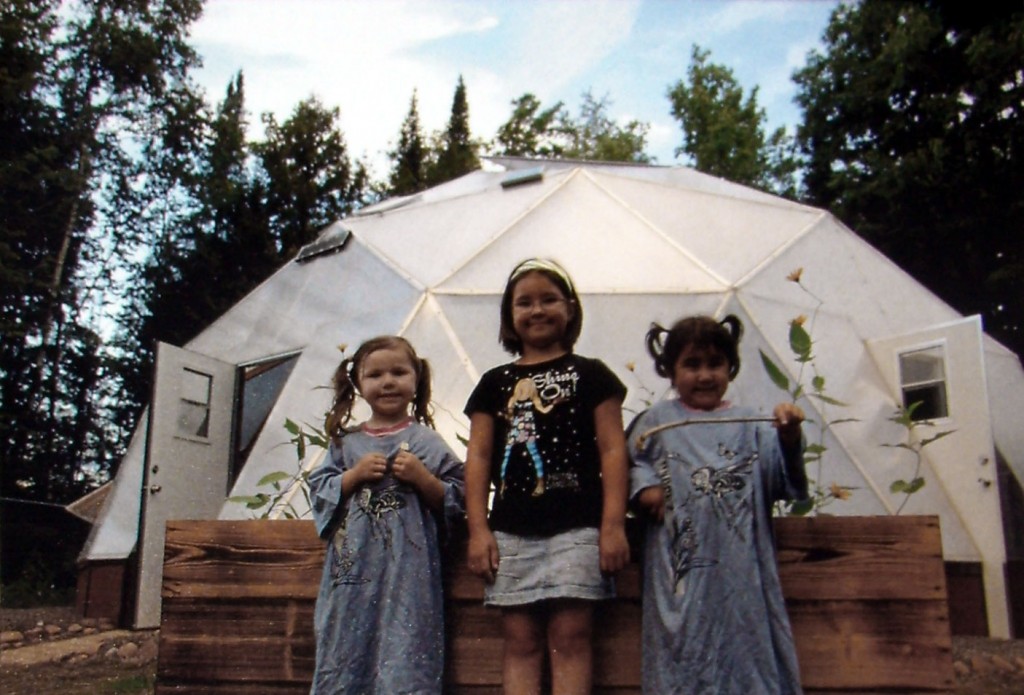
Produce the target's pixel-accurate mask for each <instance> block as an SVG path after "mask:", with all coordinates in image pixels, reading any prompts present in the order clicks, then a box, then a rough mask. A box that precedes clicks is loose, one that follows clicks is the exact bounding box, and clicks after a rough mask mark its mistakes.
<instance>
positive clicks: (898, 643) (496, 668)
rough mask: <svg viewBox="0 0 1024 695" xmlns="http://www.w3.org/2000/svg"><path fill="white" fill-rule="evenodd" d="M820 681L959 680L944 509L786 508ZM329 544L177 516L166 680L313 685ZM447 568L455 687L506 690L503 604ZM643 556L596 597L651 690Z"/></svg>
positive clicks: (612, 649)
mask: <svg viewBox="0 0 1024 695" xmlns="http://www.w3.org/2000/svg"><path fill="white" fill-rule="evenodd" d="M776 535H777V538H778V548H779V572H780V575H781V579H782V585H783V590H784V593H785V595H786V604H787V606H788V609H789V614H790V619H791V620H792V623H793V631H794V636H795V639H796V644H797V650H798V653H799V658H800V671H801V679H802V681H803V684H804V687H805V689H806V690H807V692H808V693H814V692H826V691H827V692H832V693H864V692H890V693H895V692H900V693H911V692H913V693H943V692H945V693H948V692H952V689H953V684H954V675H953V663H952V643H951V638H950V633H949V619H948V610H947V605H946V586H945V574H944V571H943V563H942V548H941V542H940V537H939V527H938V519H937V518H936V517H817V518H799V519H798V518H786V519H779V520H777V522H776ZM322 563H323V544H322V542H321V541H320V540H319V539H318V538H317V537H316V533H315V531H314V530H313V524H312V522H309V521H174V522H169V523H168V525H167V540H166V552H165V561H164V583H163V615H162V622H161V628H160V656H159V662H158V667H157V687H156V693H157V694H158V695H160V694H162V693H175V692H188V693H197V694H200V695H203V694H209V695H214V694H216V695H225V694H227V693H238V694H243V693H245V694H253V695H255V694H256V693H261V694H266V695H277V694H278V693H305V692H308V690H309V683H310V680H311V678H312V672H313V663H314V655H315V642H314V639H313V628H312V625H313V604H314V602H315V600H316V593H317V588H318V586H319V582H320V572H321V568H322ZM453 564H454V565H455V566H454V567H453V568H452V572H451V576H450V579H449V582H448V587H447V595H448V598H449V605H448V633H449V644H448V669H447V675H446V680H447V686H446V692H448V693H452V694H457V695H458V694H464V695H489V694H491V693H499V692H500V691H501V688H500V680H501V649H502V643H501V635H500V630H499V620H498V615H499V614H498V612H497V611H495V610H492V609H487V608H484V607H483V606H482V604H481V599H482V596H483V585H482V583H481V582H480V580H478V579H476V578H475V577H472V576H471V575H469V574H468V573H467V572H466V571H465V568H464V567H463V564H462V563H461V562H456V563H453ZM639 575H640V572H639V568H638V566H637V565H635V564H633V565H630V566H629V567H627V568H626V569H625V570H623V572H622V573H620V575H619V576H618V578H617V583H618V590H619V598H617V599H616V600H615V601H614V602H610V603H608V604H604V605H603V606H602V608H601V609H600V610H599V611H598V612H597V613H596V623H595V628H594V639H595V644H594V647H595V658H594V664H595V666H594V682H595V692H597V693H601V694H603V695H625V694H626V693H639V692H640V687H639V683H640V651H641V645H640V576H639Z"/></svg>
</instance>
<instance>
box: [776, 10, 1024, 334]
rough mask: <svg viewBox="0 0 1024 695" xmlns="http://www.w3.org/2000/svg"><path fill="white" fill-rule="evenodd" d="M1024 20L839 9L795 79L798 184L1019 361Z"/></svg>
mask: <svg viewBox="0 0 1024 695" xmlns="http://www.w3.org/2000/svg"><path fill="white" fill-rule="evenodd" d="M1022 37H1024V11H1021V9H1020V6H1019V4H1017V5H1014V4H1010V5H971V6H965V5H963V4H962V3H956V2H936V1H932V2H883V1H878V0H865V1H864V2H861V3H857V4H850V5H846V4H844V5H841V6H840V7H838V8H837V9H836V11H835V12H834V13H833V15H832V18H831V21H830V23H829V26H828V28H827V30H826V32H825V36H824V41H825V50H824V52H815V53H813V54H812V55H811V56H810V57H809V60H808V63H807V66H806V67H805V68H803V69H802V70H800V71H799V72H797V73H796V75H795V80H796V82H797V84H798V86H799V93H798V97H797V100H798V103H799V104H800V106H801V107H802V109H803V112H804V119H803V124H802V126H801V127H800V129H799V132H798V139H799V143H800V147H801V149H802V151H803V153H804V155H805V156H806V158H807V172H806V176H805V182H806V187H807V192H808V195H809V197H810V199H811V201H812V202H813V203H815V204H818V205H821V206H823V207H827V208H829V209H830V210H832V211H833V212H835V213H836V214H837V215H838V216H839V217H840V218H841V219H842V220H843V221H844V222H846V223H847V224H849V225H850V226H851V227H852V228H853V229H855V230H857V232H858V233H860V234H861V235H863V236H864V237H865V238H866V239H868V240H869V241H870V242H872V243H873V244H875V245H876V246H878V247H879V248H880V249H881V250H882V251H883V252H885V253H886V254H887V255H888V256H889V257H890V258H892V259H893V260H895V261H896V262H897V263H898V264H899V265H900V266H902V267H903V268H904V269H906V270H907V271H909V272H910V273H911V274H912V275H913V276H914V277H915V278H917V279H918V280H919V281H921V282H922V283H923V284H924V285H926V286H928V287H929V288H930V289H931V290H932V291H934V292H935V293H936V294H938V295H939V296H940V297H943V298H944V299H945V300H946V301H948V302H949V303H950V304H951V305H953V306H954V307H955V308H956V309H957V310H959V311H960V312H962V313H964V314H981V315H982V316H983V318H984V323H985V327H986V330H987V331H988V332H989V333H990V334H992V335H994V336H996V337H997V338H999V339H1001V340H1002V341H1004V343H1006V344H1007V345H1008V346H1009V347H1011V348H1012V349H1014V350H1016V352H1017V353H1018V354H1022V353H1024V305H1022V304H1021V302H1020V297H1021V296H1022V295H1024V235H1022V234H1021V230H1022V229H1024V197H1022V196H1021V191H1022V190H1024V166H1022V161H1024V159H1022V158H1024V38H1022Z"/></svg>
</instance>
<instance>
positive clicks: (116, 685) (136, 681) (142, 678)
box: [107, 674, 155, 695]
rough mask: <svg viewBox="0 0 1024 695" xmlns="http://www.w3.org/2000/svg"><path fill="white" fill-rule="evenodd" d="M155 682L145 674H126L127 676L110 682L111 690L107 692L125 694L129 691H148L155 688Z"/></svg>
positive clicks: (116, 694)
mask: <svg viewBox="0 0 1024 695" xmlns="http://www.w3.org/2000/svg"><path fill="white" fill-rule="evenodd" d="M154 685H155V683H154V682H153V679H152V678H150V677H149V676H147V675H144V674H135V675H133V676H126V677H125V678H118V679H117V680H115V681H111V682H110V683H109V684H108V686H107V687H108V688H109V690H108V691H107V692H109V693H111V694H112V695H125V694H128V693H148V692H151V691H152V690H153V686H154Z"/></svg>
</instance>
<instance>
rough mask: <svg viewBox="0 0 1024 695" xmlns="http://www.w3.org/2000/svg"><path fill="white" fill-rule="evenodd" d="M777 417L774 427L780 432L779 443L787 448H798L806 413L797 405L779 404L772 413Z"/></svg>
mask: <svg viewBox="0 0 1024 695" xmlns="http://www.w3.org/2000/svg"><path fill="white" fill-rule="evenodd" d="M772 415H774V416H775V422H774V423H773V426H774V427H775V429H777V430H778V431H779V441H780V442H782V444H783V445H785V446H796V445H798V444H799V443H800V423H802V422H803V421H804V411H803V410H801V409H800V406H798V405H796V404H795V403H779V404H778V405H777V406H775V410H774V411H773V412H772Z"/></svg>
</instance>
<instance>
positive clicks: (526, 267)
mask: <svg viewBox="0 0 1024 695" xmlns="http://www.w3.org/2000/svg"><path fill="white" fill-rule="evenodd" d="M534 270H544V271H547V272H549V273H554V274H555V275H556V276H558V278H559V279H560V280H561V281H562V282H564V283H565V286H566V288H567V289H568V290H569V294H575V293H576V290H575V289H574V288H573V284H572V280H571V279H570V278H569V273H568V272H567V271H566V270H565V268H563V267H562V266H560V265H558V264H557V263H555V262H554V261H552V260H549V259H547V258H530V259H527V260H525V261H523V262H522V263H520V264H519V265H517V266H516V267H515V268H513V269H512V274H511V275H509V276H508V280H509V282H512V281H513V280H515V279H516V278H518V277H520V276H521V275H525V274H526V273H529V272H531V271H534Z"/></svg>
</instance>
